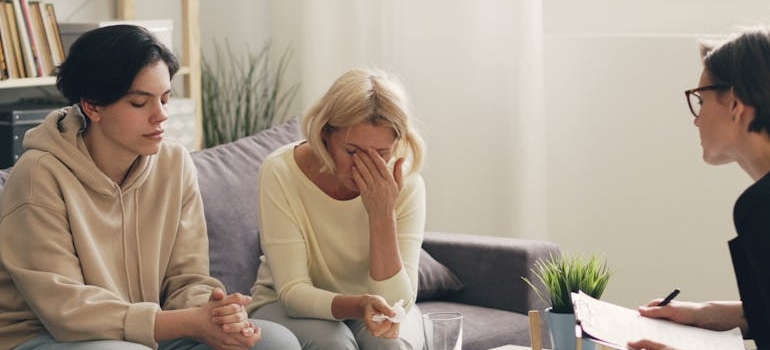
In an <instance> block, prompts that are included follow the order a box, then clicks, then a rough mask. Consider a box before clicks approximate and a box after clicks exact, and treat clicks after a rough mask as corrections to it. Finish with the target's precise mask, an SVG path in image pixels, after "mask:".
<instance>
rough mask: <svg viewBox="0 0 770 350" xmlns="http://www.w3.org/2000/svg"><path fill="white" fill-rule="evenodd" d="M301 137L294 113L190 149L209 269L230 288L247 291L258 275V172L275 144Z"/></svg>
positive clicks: (282, 143) (242, 291)
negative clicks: (228, 138) (270, 125)
mask: <svg viewBox="0 0 770 350" xmlns="http://www.w3.org/2000/svg"><path fill="white" fill-rule="evenodd" d="M300 138H301V133H300V125H299V120H298V119H296V118H294V119H291V120H289V121H287V122H284V123H282V124H280V125H277V126H275V127H273V128H270V129H267V130H263V131H260V132H259V133H257V134H255V135H253V136H247V137H244V138H241V139H239V140H236V141H234V142H231V143H227V144H223V145H219V146H215V147H211V148H206V149H203V150H200V151H196V152H193V153H192V158H193V162H194V163H195V167H196V169H197V171H198V184H199V186H200V191H201V196H202V197H203V207H204V210H205V213H206V225H207V228H208V234H209V256H210V259H211V262H210V267H211V275H212V276H214V277H216V278H218V279H219V280H220V281H222V283H224V284H225V286H226V287H227V291H228V293H234V292H240V293H244V294H247V295H251V294H250V293H249V290H250V289H251V286H252V285H253V284H254V281H255V280H256V278H257V268H258V267H259V256H260V255H261V254H262V250H261V248H260V244H259V231H258V230H259V217H258V213H257V202H258V199H257V198H258V190H259V188H258V184H257V175H258V173H259V169H260V166H261V165H262V161H263V160H264V159H265V157H267V155H269V154H270V153H272V152H273V151H274V150H275V149H277V148H278V147H280V146H283V145H285V144H287V143H290V142H292V141H297V140H299V139H300Z"/></svg>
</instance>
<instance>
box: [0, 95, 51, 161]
mask: <svg viewBox="0 0 770 350" xmlns="http://www.w3.org/2000/svg"><path fill="white" fill-rule="evenodd" d="M61 107H63V105H58V106H54V105H52V104H50V103H28V102H25V103H13V104H6V105H0V168H7V167H9V166H12V165H13V164H14V163H16V160H18V159H19V157H21V154H22V153H23V152H24V145H23V142H24V133H26V132H27V130H29V129H32V128H33V127H35V126H37V125H39V124H40V123H42V122H43V119H45V116H46V115H48V114H49V113H51V112H52V111H54V110H56V109H59V108H61Z"/></svg>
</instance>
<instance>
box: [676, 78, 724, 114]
mask: <svg viewBox="0 0 770 350" xmlns="http://www.w3.org/2000/svg"><path fill="white" fill-rule="evenodd" d="M729 88H730V84H724V83H720V84H713V85H707V86H701V87H697V88H695V89H690V90H687V91H685V92H684V95H685V97H686V98H687V104H688V105H689V106H690V112H692V115H694V116H695V118H698V115H699V114H700V106H701V105H702V104H703V97H701V95H700V92H701V91H709V90H725V89H729Z"/></svg>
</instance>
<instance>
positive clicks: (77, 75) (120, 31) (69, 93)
mask: <svg viewBox="0 0 770 350" xmlns="http://www.w3.org/2000/svg"><path fill="white" fill-rule="evenodd" d="M160 60H163V62H165V63H166V65H167V66H168V72H169V75H170V76H171V77H173V76H174V74H176V72H177V71H178V70H179V61H178V60H177V58H176V56H174V53H173V52H171V50H169V49H168V48H167V47H166V46H165V45H163V43H161V42H160V41H159V40H158V38H156V37H155V36H154V35H153V34H152V33H150V32H149V31H148V30H147V29H145V28H143V27H139V26H135V25H126V24H120V25H113V26H107V27H101V28H97V29H93V30H90V31H88V32H86V33H84V34H82V35H81V36H80V37H78V38H77V40H75V42H74V43H72V46H70V49H69V53H68V54H67V58H66V59H65V60H64V62H63V63H62V64H61V65H60V66H59V67H57V68H56V75H57V76H56V87H57V88H58V89H59V91H61V93H62V95H64V97H65V98H66V99H67V100H69V102H70V104H74V103H78V102H80V100H81V99H84V100H86V101H88V102H89V103H93V104H95V105H99V106H106V105H109V104H111V103H113V102H115V101H117V100H119V99H120V98H121V97H123V96H124V95H125V94H126V93H127V92H128V90H129V89H130V88H131V84H132V83H133V81H134V78H135V77H136V75H137V74H138V73H139V71H140V70H142V68H144V67H146V66H148V65H150V64H153V63H156V62H158V61H160Z"/></svg>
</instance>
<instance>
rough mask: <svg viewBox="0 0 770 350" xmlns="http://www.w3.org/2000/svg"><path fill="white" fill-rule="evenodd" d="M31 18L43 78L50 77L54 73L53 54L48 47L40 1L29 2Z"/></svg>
mask: <svg viewBox="0 0 770 350" xmlns="http://www.w3.org/2000/svg"><path fill="white" fill-rule="evenodd" d="M29 17H30V19H31V22H32V32H33V33H34V37H35V40H36V41H37V48H38V57H40V62H39V63H40V69H39V70H40V71H41V73H42V74H41V76H43V77H45V76H49V75H51V72H53V55H52V54H51V47H50V46H48V36H47V35H46V31H45V27H44V24H43V12H42V10H41V6H40V2H39V1H30V2H29Z"/></svg>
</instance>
